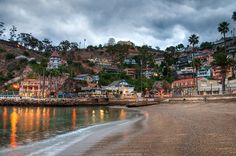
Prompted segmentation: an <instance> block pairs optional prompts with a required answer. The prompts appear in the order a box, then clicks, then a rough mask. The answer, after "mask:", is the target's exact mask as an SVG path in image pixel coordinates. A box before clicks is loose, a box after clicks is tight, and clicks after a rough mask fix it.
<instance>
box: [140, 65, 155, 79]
mask: <svg viewBox="0 0 236 156" xmlns="http://www.w3.org/2000/svg"><path fill="white" fill-rule="evenodd" d="M142 75H144V76H145V77H146V78H147V79H149V78H151V77H153V76H158V73H156V72H155V71H154V68H144V69H143V72H142Z"/></svg>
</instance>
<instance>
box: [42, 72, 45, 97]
mask: <svg viewBox="0 0 236 156" xmlns="http://www.w3.org/2000/svg"><path fill="white" fill-rule="evenodd" d="M44 86H45V69H43V87H42V88H43V91H42V94H43V95H42V96H43V98H44Z"/></svg>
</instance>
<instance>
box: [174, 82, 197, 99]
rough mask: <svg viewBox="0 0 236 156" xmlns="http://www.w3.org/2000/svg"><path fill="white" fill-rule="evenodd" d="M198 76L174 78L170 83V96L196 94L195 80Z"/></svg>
mask: <svg viewBox="0 0 236 156" xmlns="http://www.w3.org/2000/svg"><path fill="white" fill-rule="evenodd" d="M199 79H200V78H189V79H181V80H175V81H173V82H172V84H171V89H172V96H193V95H197V81H198V80H199Z"/></svg>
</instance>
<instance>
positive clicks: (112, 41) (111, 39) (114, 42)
mask: <svg viewBox="0 0 236 156" xmlns="http://www.w3.org/2000/svg"><path fill="white" fill-rule="evenodd" d="M115 44H116V40H115V39H114V38H109V39H108V43H107V45H108V46H114V45H115Z"/></svg>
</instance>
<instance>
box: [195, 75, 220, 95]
mask: <svg viewBox="0 0 236 156" xmlns="http://www.w3.org/2000/svg"><path fill="white" fill-rule="evenodd" d="M198 93H199V94H200V95H216V94H221V93H222V84H220V83H219V81H217V80H208V79H206V78H202V79H199V80H198Z"/></svg>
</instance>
